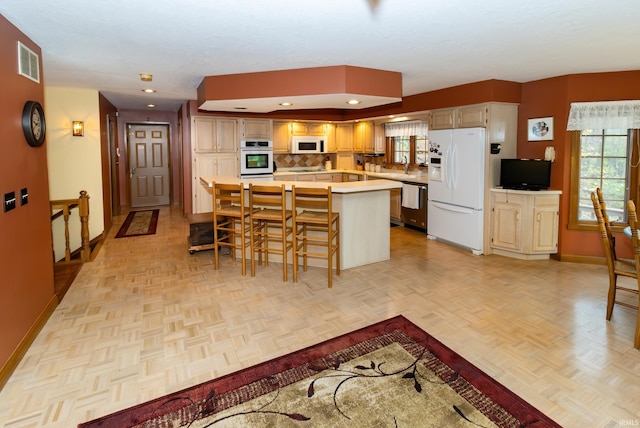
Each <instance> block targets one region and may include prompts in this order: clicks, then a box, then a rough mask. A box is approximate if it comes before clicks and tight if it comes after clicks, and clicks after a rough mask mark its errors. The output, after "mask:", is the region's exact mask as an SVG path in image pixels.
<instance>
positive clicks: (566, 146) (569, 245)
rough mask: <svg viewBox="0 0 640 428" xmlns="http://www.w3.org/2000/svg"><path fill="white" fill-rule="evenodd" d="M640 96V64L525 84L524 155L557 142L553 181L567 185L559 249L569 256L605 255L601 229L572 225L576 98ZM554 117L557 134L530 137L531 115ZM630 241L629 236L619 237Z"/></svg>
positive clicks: (521, 136) (522, 113)
mask: <svg viewBox="0 0 640 428" xmlns="http://www.w3.org/2000/svg"><path fill="white" fill-rule="evenodd" d="M634 99H636V100H637V99H640V70H636V71H624V72H611V73H590V74H575V75H568V76H561V77H554V78H550V79H544V80H537V81H534V82H527V83H523V84H522V103H521V105H520V109H519V115H518V156H519V157H523V158H542V157H544V149H545V147H546V146H549V145H551V146H554V147H555V148H556V161H555V163H554V164H553V167H552V171H551V186H552V188H553V189H559V190H562V192H563V193H562V196H561V200H560V237H559V254H560V255H561V257H565V256H587V257H589V256H593V257H603V256H604V253H603V250H602V242H601V240H600V236H599V234H598V232H595V231H593V232H591V231H589V232H585V231H578V230H569V229H568V223H569V191H570V184H571V182H570V172H571V133H570V132H568V131H566V128H567V120H568V117H569V108H570V105H571V103H572V102H584V101H617V100H634ZM547 116H553V117H554V140H553V141H544V142H543V141H541V142H528V141H527V119H531V118H536V117H547ZM618 241H619V242H620V243H621V245H622V246H627V248H626V249H625V250H623V255H624V253H628V254H630V246H628V245H626V244H628V242H626V241H625V240H624V239H619V240H618Z"/></svg>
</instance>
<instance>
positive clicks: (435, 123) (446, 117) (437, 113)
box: [429, 108, 456, 129]
mask: <svg viewBox="0 0 640 428" xmlns="http://www.w3.org/2000/svg"><path fill="white" fill-rule="evenodd" d="M455 116H456V110H455V109H453V108H447V109H441V110H433V111H432V112H431V123H430V124H429V129H452V128H453V127H454V125H455Z"/></svg>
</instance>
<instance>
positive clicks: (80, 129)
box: [71, 120, 84, 137]
mask: <svg viewBox="0 0 640 428" xmlns="http://www.w3.org/2000/svg"><path fill="white" fill-rule="evenodd" d="M71 130H72V133H73V136H74V137H82V136H83V135H84V122H82V121H79V120H74V121H73V123H72V124H71Z"/></svg>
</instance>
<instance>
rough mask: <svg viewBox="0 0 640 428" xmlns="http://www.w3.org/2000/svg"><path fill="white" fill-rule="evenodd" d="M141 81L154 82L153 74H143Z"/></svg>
mask: <svg viewBox="0 0 640 428" xmlns="http://www.w3.org/2000/svg"><path fill="white" fill-rule="evenodd" d="M140 80H142V81H143V82H151V81H152V80H153V74H149V73H141V74H140Z"/></svg>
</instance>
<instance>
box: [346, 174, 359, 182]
mask: <svg viewBox="0 0 640 428" xmlns="http://www.w3.org/2000/svg"><path fill="white" fill-rule="evenodd" d="M361 179H362V175H360V174H350V173H347V172H345V173H343V174H342V181H345V182H346V181H360V180H361Z"/></svg>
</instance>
